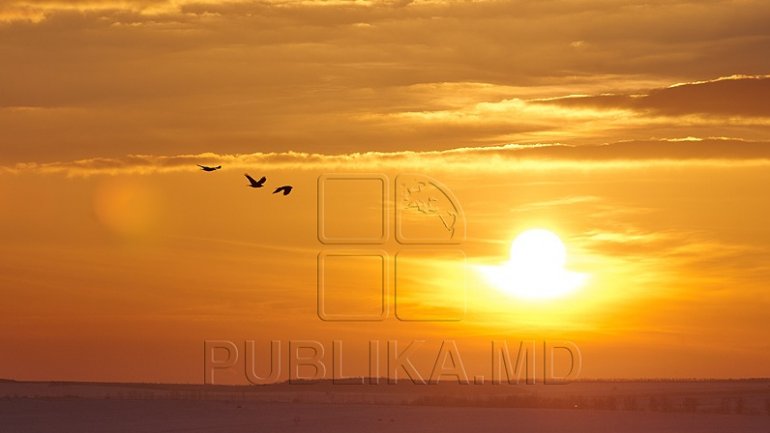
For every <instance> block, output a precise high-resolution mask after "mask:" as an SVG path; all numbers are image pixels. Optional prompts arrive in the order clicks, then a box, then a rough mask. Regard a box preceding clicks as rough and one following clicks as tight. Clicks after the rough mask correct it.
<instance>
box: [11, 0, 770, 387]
mask: <svg viewBox="0 0 770 433" xmlns="http://www.w3.org/2000/svg"><path fill="white" fill-rule="evenodd" d="M767 22H770V4H769V3H767V2H763V1H760V0H755V1H751V0H741V1H737V0H736V1H721V0H711V1H665V2H664V1H644V2H642V1H623V2H616V1H609V0H585V1H576V0H553V1H474V2H449V1H412V2H410V1H356V2H346V1H332V2H313V1H260V2H250V1H249V2H247V1H238V0H234V1H186V0H177V1H161V0H157V1H151V0H147V1H108V0H104V1H102V0H89V1H67V2H65V1H55V0H51V1H24V0H18V1H16V0H6V1H2V0H0V203H2V207H1V208H0V239H2V242H1V243H0V293H2V298H3V301H2V302H0V345H2V347H3V349H2V354H3V355H2V356H0V377H11V378H20V379H59V380H64V379H69V380H129V381H164V382H165V381H168V382H196V381H200V380H201V377H202V361H203V358H202V353H201V349H202V342H203V340H204V339H212V338H213V339H231V340H236V341H238V340H243V339H256V340H258V341H261V342H266V341H268V340H270V339H281V340H284V341H286V340H289V339H313V338H315V339H319V340H322V341H325V342H326V343H327V344H328V345H331V340H332V339H343V340H345V341H346V342H348V341H349V342H350V345H351V346H352V347H354V349H353V350H354V351H356V350H357V351H358V355H352V356H354V357H360V356H361V353H362V352H363V351H364V348H365V344H366V339H368V338H380V339H383V340H384V339H399V340H401V341H409V340H411V339H428V340H430V341H431V342H432V343H434V345H435V343H436V342H437V341H440V339H441V338H454V339H457V340H459V341H461V342H463V344H464V346H461V347H466V348H467V349H466V352H463V355H466V353H467V355H466V356H467V357H468V358H469V359H473V360H475V361H477V362H478V363H479V365H481V364H483V363H484V362H486V361H484V359H483V358H484V354H485V353H487V352H488V351H489V348H488V343H489V340H490V339H492V338H509V339H511V340H512V341H516V340H517V339H523V338H534V339H540V340H542V339H546V338H559V339H568V340H573V341H575V342H576V343H577V344H578V345H579V346H580V347H581V348H582V349H583V354H584V366H583V367H584V373H583V375H584V376H587V377H755V376H768V375H770V370H768V365H770V346H768V343H767V339H766V333H767V330H768V328H770V317H769V316H768V315H767V314H766V311H767V308H768V307H770V295H769V294H768V286H767V284H768V283H767V282H768V281H770V248H769V247H768V245H770V230H769V229H768V228H767V220H768V217H770V195H768V194H767V192H766V186H767V185H768V184H770V183H768V181H770V103H768V101H770V75H768V74H769V73H770V64H768V63H769V62H770V56H768V55H767V54H768V53H770V32H768V29H767V26H766V23H767ZM199 163H200V164H209V165H218V164H221V165H222V166H223V167H224V168H223V169H222V170H220V171H218V172H214V173H204V172H201V171H200V170H199V169H198V168H197V167H196V164H199ZM244 172H249V173H251V174H252V175H255V177H256V176H259V175H262V174H265V175H267V176H268V178H269V182H268V187H267V188H266V190H252V189H249V188H246V187H245V183H246V180H245V179H244V178H243V173H244ZM330 173H358V174H361V173H382V174H384V175H386V176H388V179H389V182H391V183H392V180H393V179H395V177H396V176H397V175H399V174H402V173H422V174H425V175H429V176H431V177H433V178H435V179H438V180H440V181H441V182H442V183H444V184H445V185H446V186H447V188H448V189H449V190H451V191H452V192H453V193H454V194H455V196H456V197H457V200H458V201H459V203H460V204H461V205H462V208H463V210H464V214H465V218H466V222H467V240H466V241H465V242H464V243H463V244H462V245H461V247H460V248H461V249H462V250H463V251H464V252H465V255H466V257H467V260H468V263H469V265H470V267H469V269H472V267H473V266H476V265H484V266H486V265H495V264H498V263H501V262H503V261H504V260H506V259H507V254H508V248H509V246H510V243H511V241H512V240H513V239H514V237H515V236H516V235H517V234H518V233H521V232H522V231H525V230H527V229H530V228H536V227H542V228H547V229H549V230H552V231H553V232H554V233H556V234H558V235H559V236H560V237H561V239H562V240H563V241H564V243H565V245H566V247H567V251H568V265H569V267H570V268H571V269H574V270H576V271H579V272H583V273H585V274H587V275H589V276H590V279H589V281H588V283H587V285H586V286H585V287H584V288H582V290H580V291H579V292H578V293H576V294H573V295H570V296H568V297H566V298H564V299H556V300H552V301H549V302H545V303H535V304H533V303H530V302H524V301H522V300H520V299H516V298H513V297H510V296H508V295H505V294H504V293H502V292H501V291H500V290H498V289H497V288H495V287H493V286H492V285H490V284H488V282H485V281H484V280H483V279H481V278H480V277H479V275H477V274H475V273H473V272H470V273H469V285H468V289H469V292H468V303H467V313H466V316H465V317H464V319H463V320H462V321H460V322H451V323H408V322H399V321H397V320H396V319H394V318H393V317H392V314H391V317H389V318H388V319H387V320H385V321H383V322H373V323H368V324H361V325H360V326H358V325H356V326H353V325H350V324H345V323H334V322H322V321H320V320H319V319H318V317H317V316H316V312H315V309H316V266H317V255H318V253H319V252H320V251H321V250H323V249H324V248H326V247H325V246H323V245H321V243H320V242H319V241H318V234H317V215H318V214H317V202H318V197H317V182H318V177H319V176H321V175H324V174H330ZM283 183H291V184H293V185H294V186H295V189H294V192H293V193H292V194H291V195H290V196H288V197H278V196H273V195H271V194H270V192H272V188H273V187H275V186H277V185H279V184H283ZM391 188H393V185H392V184H391ZM389 200H392V198H390V199H389ZM389 204H390V206H392V207H395V206H397V203H395V202H389ZM382 248H383V249H385V250H386V251H387V252H388V253H390V254H395V251H396V250H397V249H398V248H399V246H398V245H396V244H395V243H394V242H393V240H392V239H390V240H389V241H388V243H386V244H385V245H384V246H383V247H382ZM429 265H430V266H436V267H437V268H436V269H438V271H436V272H434V274H433V276H431V275H430V274H426V275H423V277H424V278H426V279H430V278H434V279H439V278H438V276H439V275H442V274H443V271H442V270H441V269H442V268H441V266H443V265H442V264H441V263H438V261H436V262H435V263H433V262H431V263H429ZM430 266H428V267H426V269H428V268H430ZM443 269H444V270H446V269H449V268H443ZM361 272H363V271H361ZM351 278H352V277H351ZM351 290H353V289H351ZM447 298H449V296H448V295H447ZM391 313H392V312H391ZM432 350H434V352H435V348H433V349H432ZM428 352H430V350H428ZM425 362H426V363H427V361H425ZM421 365H422V364H421ZM426 369H427V370H428V371H429V370H430V368H429V365H428V364H425V365H424V366H423V368H421V371H423V372H424V371H425V370H426Z"/></svg>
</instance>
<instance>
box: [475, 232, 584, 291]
mask: <svg viewBox="0 0 770 433" xmlns="http://www.w3.org/2000/svg"><path fill="white" fill-rule="evenodd" d="M566 264H567V248H566V247H565V246H564V243H563V242H562V241H561V239H559V237H558V236H557V235H555V234H554V233H553V232H551V231H548V230H544V229H531V230H527V231H525V232H523V233H521V234H520V235H519V236H517V237H516V239H515V240H514V241H513V244H512V245H511V255H510V259H509V260H508V262H506V263H503V264H501V265H498V266H481V267H479V270H480V272H481V273H482V274H483V275H484V277H485V278H486V279H487V281H489V282H490V283H491V284H493V285H494V286H495V287H497V288H498V289H500V290H501V291H503V292H504V293H507V294H509V295H512V296H516V297H518V298H522V299H539V300H543V299H554V298H559V297H563V296H566V295H568V294H570V293H572V292H574V291H576V290H578V289H579V288H581V287H583V285H584V284H585V282H586V280H587V279H588V275H586V274H582V273H578V272H573V271H570V270H568V269H566V268H565V266H566Z"/></svg>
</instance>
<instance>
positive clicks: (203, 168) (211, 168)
mask: <svg viewBox="0 0 770 433" xmlns="http://www.w3.org/2000/svg"><path fill="white" fill-rule="evenodd" d="M198 167H200V168H201V170H203V171H216V170H219V169H220V168H222V166H221V165H218V166H216V167H208V166H205V165H200V164H198Z"/></svg>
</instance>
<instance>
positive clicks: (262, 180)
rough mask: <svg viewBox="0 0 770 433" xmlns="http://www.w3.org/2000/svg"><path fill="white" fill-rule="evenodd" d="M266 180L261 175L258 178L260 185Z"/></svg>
mask: <svg viewBox="0 0 770 433" xmlns="http://www.w3.org/2000/svg"><path fill="white" fill-rule="evenodd" d="M266 180H267V178H266V177H265V176H262V177H261V178H260V179H259V184H260V185H262V184H263V183H265V181H266Z"/></svg>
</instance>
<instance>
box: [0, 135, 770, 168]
mask: <svg viewBox="0 0 770 433" xmlns="http://www.w3.org/2000/svg"><path fill="white" fill-rule="evenodd" d="M682 162H684V163H690V164H698V163H701V164H709V165H735V164H737V163H741V162H742V163H747V164H753V165H756V164H762V165H764V164H770V142H765V141H762V142H760V141H745V140H738V139H730V138H707V139H700V138H693V137H688V138H684V139H666V140H643V141H625V142H616V143H610V144H602V145H595V146H569V145H563V144H541V145H502V146H488V147H468V148H456V149H450V150H443V151H398V152H356V153H342V154H321V153H307V152H294V151H289V152H267V153H262V152H258V153H250V154H217V153H211V152H209V153H201V154H182V155H171V156H163V155H128V156H125V157H119V158H88V159H81V160H74V161H66V162H51V163H36V162H30V163H18V164H13V165H6V166H0V173H9V174H18V173H25V172H32V173H48V174H66V175H69V176H89V175H98V174H132V173H133V174H150V173H167V172H183V171H192V170H197V167H196V164H200V163H207V164H221V165H224V166H226V168H253V169H270V170H328V169H345V170H362V169H394V170H403V169H422V170H425V169H427V170H434V169H439V170H440V169H449V168H451V169H473V170H478V169H485V170H497V171H506V170H507V171H517V170H522V169H532V168H535V169H543V168H560V167H565V166H574V167H583V168H591V167H592V165H591V164H590V163H596V165H595V166H596V167H601V166H605V167H616V166H618V165H621V166H624V165H634V164H636V165H650V164H660V163H682Z"/></svg>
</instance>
